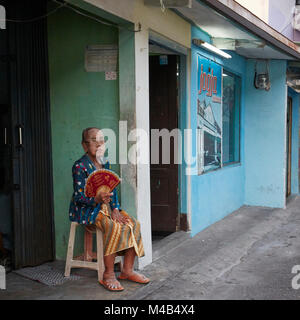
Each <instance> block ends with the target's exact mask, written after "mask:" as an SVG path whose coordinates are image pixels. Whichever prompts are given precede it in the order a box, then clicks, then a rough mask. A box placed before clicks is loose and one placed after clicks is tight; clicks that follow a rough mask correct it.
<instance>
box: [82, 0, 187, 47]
mask: <svg viewBox="0 0 300 320" xmlns="http://www.w3.org/2000/svg"><path fill="white" fill-rule="evenodd" d="M84 2H86V3H89V4H92V5H94V6H96V7H98V8H101V9H105V10H106V11H107V12H110V13H111V14H113V15H116V16H118V17H121V18H123V19H125V20H127V21H130V22H133V23H138V22H140V23H141V25H142V29H151V30H153V31H156V32H158V33H160V34H162V35H164V36H165V37H167V38H169V39H171V40H173V41H175V42H178V43H180V44H182V45H183V46H185V47H187V48H190V47H191V42H190V39H191V33H190V32H191V28H190V24H189V23H188V22H187V21H185V20H184V19H182V18H181V17H179V16H178V15H177V14H176V13H175V12H173V11H171V10H169V9H166V10H165V12H162V10H161V9H160V8H159V7H152V6H145V5H144V0H122V1H120V0H84Z"/></svg>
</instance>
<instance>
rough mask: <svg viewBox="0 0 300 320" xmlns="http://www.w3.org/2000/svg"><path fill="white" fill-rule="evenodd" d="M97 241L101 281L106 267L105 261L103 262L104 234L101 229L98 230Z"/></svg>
mask: <svg viewBox="0 0 300 320" xmlns="http://www.w3.org/2000/svg"><path fill="white" fill-rule="evenodd" d="M96 239H97V265H98V281H101V280H102V279H103V273H104V270H105V266H104V260H103V234H102V231H101V230H100V229H99V228H96Z"/></svg>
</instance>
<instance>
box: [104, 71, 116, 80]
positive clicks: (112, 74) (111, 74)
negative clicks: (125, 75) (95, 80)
mask: <svg viewBox="0 0 300 320" xmlns="http://www.w3.org/2000/svg"><path fill="white" fill-rule="evenodd" d="M105 80H117V72H116V71H106V72H105Z"/></svg>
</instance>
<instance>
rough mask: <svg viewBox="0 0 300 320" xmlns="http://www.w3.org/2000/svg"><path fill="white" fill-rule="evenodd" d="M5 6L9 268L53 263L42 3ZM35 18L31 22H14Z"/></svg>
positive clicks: (18, 1)
mask: <svg viewBox="0 0 300 320" xmlns="http://www.w3.org/2000/svg"><path fill="white" fill-rule="evenodd" d="M0 4H2V5H4V6H5V9H6V15H7V19H10V20H14V22H7V25H6V30H0V32H1V33H5V34H6V38H7V50H6V51H7V52H6V57H5V59H6V61H8V62H7V63H8V70H9V71H8V78H9V87H10V102H9V103H10V105H9V109H10V112H11V128H10V130H9V132H8V139H9V141H10V143H11V149H10V150H11V154H10V158H11V159H10V160H11V167H12V170H11V173H12V174H11V181H10V185H11V193H12V226H13V264H14V267H15V268H16V269H17V268H20V267H23V266H35V265H38V264H41V263H43V262H46V261H50V260H53V259H54V224H53V191H52V165H51V163H52V159H51V136H50V132H51V130H50V106H49V83H48V56H47V50H48V49H47V20H46V19H38V20H35V18H36V17H41V16H43V15H45V13H46V12H47V1H43V0H39V1H37V0H35V1H34V0H29V1H28V0H26V1H21V0H9V1H0ZM28 19H34V21H32V22H16V20H18V21H22V20H28Z"/></svg>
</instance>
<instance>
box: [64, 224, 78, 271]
mask: <svg viewBox="0 0 300 320" xmlns="http://www.w3.org/2000/svg"><path fill="white" fill-rule="evenodd" d="M77 225H78V224H77V222H72V223H71V228H70V236H69V244H68V252H67V258H66V267H65V277H69V276H70V273H71V261H72V260H73V252H74V241H75V233H76V227H77Z"/></svg>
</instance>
